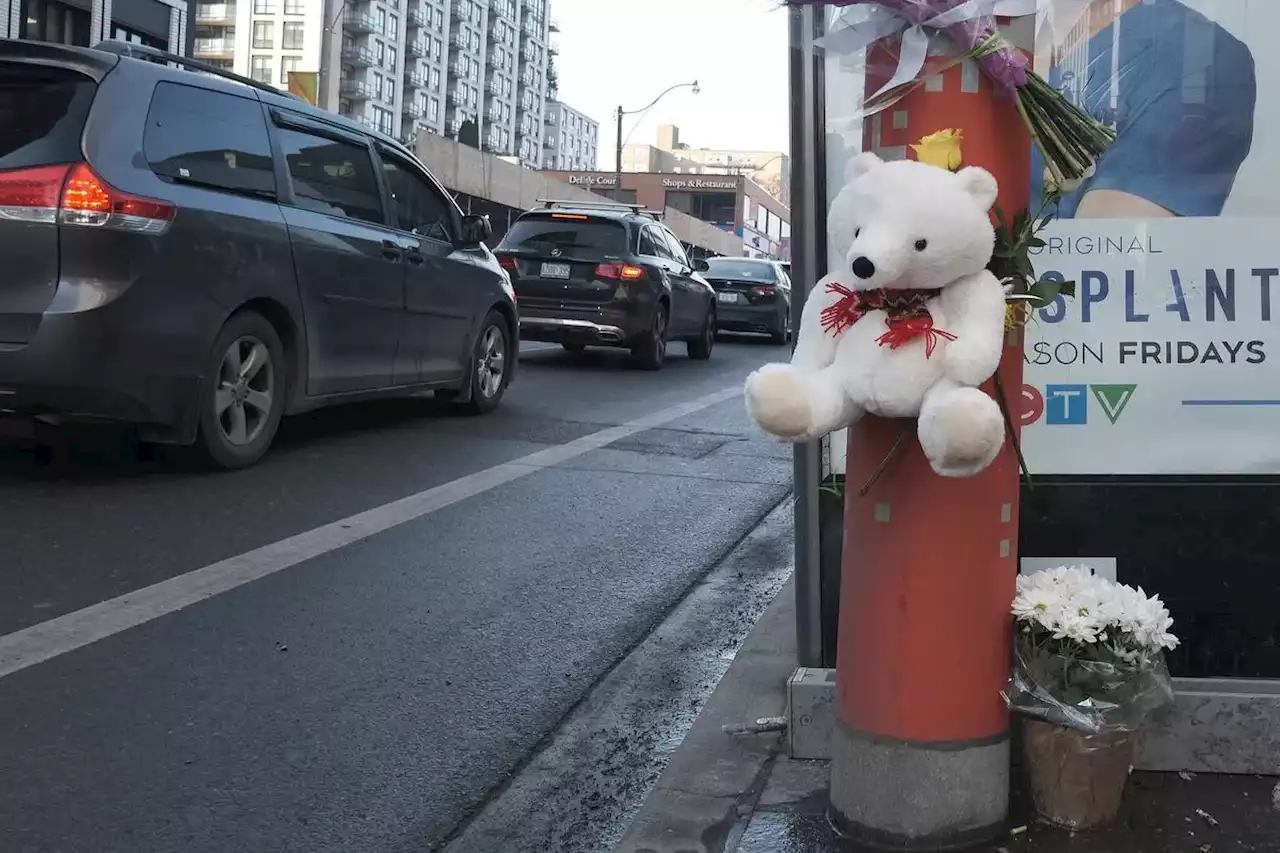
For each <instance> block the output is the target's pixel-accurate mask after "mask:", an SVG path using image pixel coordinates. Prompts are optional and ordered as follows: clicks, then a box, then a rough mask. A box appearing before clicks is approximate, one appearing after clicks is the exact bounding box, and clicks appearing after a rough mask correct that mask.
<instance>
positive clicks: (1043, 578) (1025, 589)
mask: <svg viewBox="0 0 1280 853" xmlns="http://www.w3.org/2000/svg"><path fill="white" fill-rule="evenodd" d="M1012 612H1013V618H1014V626H1015V637H1014V670H1013V679H1012V680H1011V682H1010V684H1009V689H1008V691H1007V692H1006V694H1005V699H1006V700H1007V701H1008V703H1009V706H1010V707H1011V708H1013V709H1014V710H1016V711H1020V712H1022V713H1025V714H1028V715H1029V716H1032V717H1038V718H1040V719H1043V720H1045V721H1047V722H1050V723H1055V724H1057V725H1062V726H1067V727H1068V728H1072V729H1077V730H1079V731H1083V732H1087V733H1099V732H1104V731H1116V730H1126V731H1133V730H1135V729H1137V728H1138V726H1139V725H1141V723H1142V722H1143V720H1144V719H1145V718H1146V717H1147V716H1148V715H1149V714H1150V713H1151V712H1152V711H1154V710H1156V709H1158V708H1160V707H1162V706H1164V705H1167V704H1168V703H1169V702H1171V701H1172V700H1173V689H1172V685H1171V683H1170V680H1169V670H1168V668H1167V666H1166V665H1165V660H1164V651H1165V650H1166V649H1173V648H1175V647H1176V646H1177V645H1178V638H1177V637H1175V636H1174V635H1173V634H1172V633H1170V629H1171V628H1172V627H1173V619H1172V618H1171V617H1170V616H1169V611H1168V609H1167V608H1166V607H1165V606H1164V604H1163V603H1162V602H1161V601H1160V598H1159V597H1158V596H1148V595H1147V594H1146V593H1145V592H1143V591H1142V589H1141V588H1140V587H1139V588H1136V589H1135V588H1134V587H1131V586H1126V585H1124V584H1118V583H1113V582H1111V581H1109V580H1107V579H1106V578H1102V577H1099V576H1098V575H1095V574H1094V573H1093V570H1092V569H1090V568H1088V567H1087V566H1086V567H1078V566H1061V567H1059V568H1056V569H1049V570H1045V571H1041V572H1036V573H1035V574H1031V575H1023V576H1020V577H1019V578H1018V594H1017V596H1016V597H1015V598H1014V600H1013V607H1012Z"/></svg>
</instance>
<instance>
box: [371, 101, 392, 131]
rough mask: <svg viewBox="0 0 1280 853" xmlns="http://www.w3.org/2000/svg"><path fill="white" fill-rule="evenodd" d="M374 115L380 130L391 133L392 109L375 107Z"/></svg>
mask: <svg viewBox="0 0 1280 853" xmlns="http://www.w3.org/2000/svg"><path fill="white" fill-rule="evenodd" d="M373 116H374V119H375V120H376V121H377V124H378V130H380V131H382V132H383V133H387V134H389V133H391V120H392V116H391V110H384V109H383V108H382V107H374V108H373Z"/></svg>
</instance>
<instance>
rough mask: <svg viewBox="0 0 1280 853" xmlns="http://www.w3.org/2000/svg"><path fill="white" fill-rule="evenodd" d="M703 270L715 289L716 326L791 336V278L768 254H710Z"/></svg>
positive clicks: (782, 338) (781, 338) (781, 339)
mask: <svg viewBox="0 0 1280 853" xmlns="http://www.w3.org/2000/svg"><path fill="white" fill-rule="evenodd" d="M707 266H708V269H707V270H706V271H705V272H703V273H702V277H703V278H705V279H706V280H707V283H708V284H710V285H711V286H712V287H713V288H715V291H716V307H717V308H719V312H718V317H717V321H716V327H717V328H718V329H719V330H720V331H722V332H747V333H752V334H759V335H768V336H769V338H770V340H772V341H773V342H774V343H775V344H785V343H786V342H787V341H789V340H790V339H791V279H790V278H788V277H787V274H786V273H785V272H784V271H783V269H782V265H781V264H780V263H778V262H777V261H771V260H768V259H767V258H708V259H707Z"/></svg>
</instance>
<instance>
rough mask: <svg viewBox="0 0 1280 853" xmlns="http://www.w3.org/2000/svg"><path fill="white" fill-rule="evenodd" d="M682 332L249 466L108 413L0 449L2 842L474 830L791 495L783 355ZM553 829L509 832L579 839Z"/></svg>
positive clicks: (371, 414) (328, 431)
mask: <svg viewBox="0 0 1280 853" xmlns="http://www.w3.org/2000/svg"><path fill="white" fill-rule="evenodd" d="M684 349H685V348H684V347H683V346H678V347H673V351H672V353H671V354H670V356H669V357H668V359H669V360H668V362H667V364H666V367H665V369H664V370H663V371H661V372H650V371H644V370H636V369H634V368H633V367H632V366H630V365H629V364H628V361H627V359H626V353H625V352H617V351H609V350H594V349H593V350H587V351H586V352H585V353H572V352H568V351H566V350H564V349H562V348H561V347H558V346H548V345H539V344H529V345H527V346H526V347H525V348H524V349H522V352H521V357H520V371H519V375H518V379H517V380H516V381H515V382H514V383H513V384H512V385H511V387H510V388H509V389H508V391H507V395H506V398H505V400H504V401H503V405H502V406H501V407H500V408H499V409H497V411H494V412H493V413H491V414H489V415H488V416H486V417H483V418H473V417H465V416H463V415H460V414H458V413H457V412H456V409H455V408H454V407H451V406H449V405H448V404H447V403H445V402H443V401H433V400H432V399H431V398H430V396H429V395H428V396H427V397H425V398H421V399H417V398H415V399H406V400H398V401H387V402H380V403H371V404H366V405H357V406H350V407H342V408H334V409H327V410H324V411H319V412H313V413H311V414H309V415H303V416H299V417H296V418H291V419H286V420H285V422H284V424H283V426H282V428H281V432H280V434H279V437H278V438H277V440H276V442H275V445H274V447H273V449H272V451H271V453H269V454H267V455H266V456H265V457H264V458H263V459H262V461H261V462H260V463H259V464H258V465H256V466H255V467H252V468H248V469H245V470H241V471H236V472H231V473H219V474H211V473H207V472H205V471H202V470H198V469H196V468H193V467H192V466H191V465H189V464H188V462H187V461H186V456H185V455H184V454H183V453H182V452H180V449H179V448H163V447H162V448H160V449H158V450H147V451H145V452H144V451H143V450H142V449H139V448H137V447H135V446H133V445H131V444H129V443H127V442H125V441H123V440H120V439H117V438H114V437H113V436H112V435H111V434H109V433H106V432H103V433H94V434H92V435H84V436H77V437H76V438H75V440H73V441H69V442H67V443H65V444H63V445H58V446H55V447H53V448H52V449H45V448H36V447H33V446H28V445H25V444H22V443H15V442H8V443H0V517H3V518H4V519H5V525H4V536H3V537H2V538H0V565H2V566H4V567H5V570H4V571H3V572H0V767H3V768H4V775H5V779H6V784H5V786H4V789H3V795H2V796H0V838H3V839H4V841H3V842H0V848H2V849H3V850H5V851H6V853H7V851H15V853H16V852H17V851H22V853H117V851H118V853H126V851H127V853H147V851H165V853H171V851H178V850H181V851H183V853H215V851H216V853H223V851H229V850H236V851H299V853H303V851H305V853H322V851H361V853H377V852H378V851H397V853H399V851H404V853H408V851H422V850H434V849H442V848H444V847H445V846H446V845H449V844H453V845H454V849H463V847H465V845H463V846H458V845H459V844H460V843H461V842H460V839H464V838H465V830H466V828H467V826H468V825H469V824H470V823H472V822H474V820H475V818H476V816H477V815H478V814H479V813H481V810H482V809H484V808H485V806H486V804H487V803H490V804H491V803H492V802H493V800H494V798H495V797H496V796H497V795H498V794H499V792H500V791H501V790H502V789H503V788H505V787H509V786H510V785H512V784H513V778H514V779H517V780H518V777H519V776H520V773H521V771H522V770H523V769H524V768H526V767H527V766H529V762H530V761H531V760H532V758H533V757H534V756H535V755H536V754H537V753H538V751H539V749H540V748H541V745H545V743H547V742H548V739H549V738H551V737H553V736H554V734H555V733H556V732H557V730H558V729H559V728H560V727H561V726H562V724H563V723H564V721H565V720H566V718H567V715H569V714H570V712H571V711H572V710H573V709H575V707H576V706H579V705H580V703H582V700H583V699H584V698H586V697H588V696H590V695H591V692H592V690H593V688H595V687H596V686H598V685H599V684H600V683H601V680H602V679H604V678H606V677H607V675H608V674H609V673H610V671H611V669H612V668H613V667H615V665H617V664H618V662H619V661H620V660H622V659H623V658H624V656H626V655H627V654H628V653H629V652H631V651H632V650H633V649H635V648H636V647H637V645H638V644H640V643H641V642H642V641H643V640H644V639H645V638H646V636H648V635H650V634H651V632H652V631H653V630H654V628H655V626H658V625H659V624H662V623H663V620H664V619H666V618H667V617H668V615H669V614H670V613H672V611H673V608H676V607H677V605H678V604H679V603H680V602H681V601H682V599H685V598H686V596H687V595H688V594H689V593H690V591H691V590H692V589H694V588H695V587H696V586H697V585H698V584H699V582H700V581H701V580H703V579H704V578H705V577H706V576H708V573H709V572H712V571H713V570H714V569H715V567H717V566H718V565H720V564H721V563H722V561H724V560H725V558H726V556H727V555H729V554H730V552H731V551H732V550H733V549H734V547H735V545H736V544H737V543H739V542H740V541H741V540H743V538H744V537H745V536H747V535H748V534H749V533H750V532H751V531H752V530H753V528H756V526H757V525H758V524H759V523H760V522H761V520H762V519H764V518H765V517H766V516H768V515H769V514H770V513H771V512H773V511H775V510H776V509H778V508H779V505H780V504H781V503H782V502H783V501H784V500H785V499H786V498H787V496H788V495H789V493H790V490H791V461H790V459H791V457H790V449H789V448H788V447H785V446H782V445H777V444H774V443H772V442H770V441H768V440H767V439H765V438H763V437H761V436H759V435H758V434H757V433H756V432H754V431H753V430H752V429H751V428H750V427H749V425H748V421H747V417H746V414H745V412H744V411H743V405H742V400H741V395H740V391H741V386H742V381H743V379H744V378H745V377H746V375H747V374H748V373H749V372H750V371H751V370H753V369H755V368H756V367H758V366H759V365H761V364H762V363H764V362H766V361H770V360H776V359H782V358H785V357H786V350H785V349H784V348H783V347H778V346H772V345H770V344H769V343H768V342H767V341H765V342H761V343H756V342H754V341H751V340H739V341H733V340H730V341H722V342H720V343H719V344H718V345H717V346H716V349H715V354H714V357H713V358H711V359H710V360H706V361H701V360H694V359H690V358H688V357H686V355H685V353H684ZM785 550H786V549H785V548H782V547H778V548H773V549H772V550H768V549H766V551H764V552H761V554H762V556H760V558H759V559H761V560H764V561H766V562H769V563H777V564H778V566H777V567H776V568H783V566H782V563H783V562H784V561H785V559H786V553H785ZM736 577H738V578H741V577H742V572H741V571H738V572H737V574H736ZM743 583H745V581H744V582H743ZM732 589H733V588H732V587H730V590H732ZM730 597H732V596H730ZM681 630H685V631H689V632H691V633H690V634H689V636H688V637H687V638H686V639H687V641H688V643H689V644H690V645H689V648H690V649H696V648H697V646H698V644H699V643H700V642H703V641H704V640H703V638H702V637H700V636H699V634H700V633H702V632H705V633H707V635H708V636H710V635H711V634H713V633H714V632H712V631H711V630H710V629H709V628H708V627H707V626H706V625H703V626H701V627H698V628H694V627H689V628H682V629H681ZM712 684H713V682H712ZM710 686H711V685H709V684H702V685H701V688H703V689H709V687H710ZM682 701H683V700H682ZM689 701H690V702H692V703H696V702H697V701H699V700H698V697H697V696H694V697H692V698H691V699H690V700H689ZM688 707H689V706H688V705H686V707H685V708H684V712H685V713H684V717H686V718H687V717H688ZM673 720H675V722H674V723H673V725H674V726H676V728H675V729H673V731H672V737H674V738H675V742H676V743H678V742H679V737H680V734H679V731H678V722H679V721H678V720H677V719H676V718H673ZM614 723H615V725H614V726H613V728H612V730H613V731H614V732H615V734H616V736H617V737H618V739H619V741H620V742H631V741H634V740H635V738H631V737H630V736H629V734H628V731H629V728H628V727H629V726H634V725H636V722H635V721H634V720H632V721H628V720H616V721H614ZM655 748H656V747H655ZM564 754H565V755H570V756H572V755H573V754H574V751H573V750H572V749H569V750H565V751H564ZM581 754H582V755H586V754H589V753H588V752H583V753H581ZM567 761H568V763H567V764H566V765H564V766H562V767H561V768H560V772H562V773H564V774H565V776H566V778H572V777H573V776H574V774H585V773H588V772H590V771H591V768H585V767H575V766H573V764H572V760H567ZM643 781H644V780H643V779H640V780H638V781H635V784H630V787H629V788H628V790H629V791H630V793H629V795H628V796H630V797H631V799H632V800H634V799H635V797H637V796H640V797H642V796H643V787H642V785H643ZM637 786H639V787H637ZM562 787H563V786H562ZM623 787H627V786H623ZM615 805H616V806H617V808H618V809H622V808H623V807H624V806H625V803H624V804H621V805H618V804H615ZM589 807H590V804H583V805H581V808H582V809H584V810H586V809H588V808H589ZM619 813H620V812H619ZM584 814H586V812H585V811H584ZM560 823H561V827H562V828H563V826H567V825H571V824H572V825H575V826H581V827H582V831H583V833H585V834H584V835H583V837H582V838H581V839H577V840H575V839H573V838H566V837H561V838H558V839H557V840H556V841H555V842H554V846H555V849H556V851H557V853H568V851H575V850H579V849H581V850H584V851H586V850H593V849H597V848H596V847H593V846H592V845H595V844H598V843H599V840H600V833H602V832H605V831H606V830H605V829H602V828H601V826H600V821H598V820H597V821H592V820H586V819H583V820H578V821H573V820H570V819H569V818H566V819H565V820H563V821H560ZM547 831H548V832H549V831H551V830H547ZM530 833H532V834H530ZM592 833H594V835H592ZM526 836H527V837H526V838H525V839H524V840H523V841H522V842H521V843H520V844H515V843H514V842H513V843H512V844H511V845H504V846H503V847H502V849H504V850H513V851H514V850H517V849H529V850H544V851H545V850H549V849H551V846H549V845H552V844H553V843H552V842H549V841H543V840H540V839H539V838H537V837H535V836H536V832H534V830H529V833H526ZM523 845H527V847H526V846H523ZM477 849H480V848H479V847H477ZM494 849H497V848H494Z"/></svg>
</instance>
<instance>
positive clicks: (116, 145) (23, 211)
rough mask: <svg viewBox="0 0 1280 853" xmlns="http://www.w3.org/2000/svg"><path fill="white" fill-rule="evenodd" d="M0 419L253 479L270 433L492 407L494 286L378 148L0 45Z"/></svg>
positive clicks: (270, 109)
mask: <svg viewBox="0 0 1280 853" xmlns="http://www.w3.org/2000/svg"><path fill="white" fill-rule="evenodd" d="M0 116H4V117H5V120H6V121H5V124H4V125H3V126H0V261H2V262H3V268H4V274H3V277H0V419H10V420H13V419H17V420H18V421H20V422H28V423H29V422H32V421H45V422H50V423H61V422H69V421H106V422H115V423H121V424H127V425H130V426H132V427H136V428H137V430H138V431H139V433H140V436H141V437H142V438H143V439H144V440H146V441H155V442H163V443H177V444H195V445H197V446H198V447H199V448H200V449H202V450H203V451H204V452H205V454H206V455H207V456H208V457H209V458H210V459H211V460H212V461H213V462H214V463H216V464H217V465H218V466H220V467H222V468H227V469H232V468H241V467H245V466H247V465H251V464H253V463H254V462H256V461H257V460H258V459H259V458H261V457H262V455H263V454H264V453H265V452H266V451H267V449H268V447H269V446H270V444H271V442H272V439H273V438H274V436H275V434H276V430H277V428H278V426H279V423H280V419H281V417H282V416H283V415H286V414H293V413H296V412H302V411H305V410H308V409H313V408H316V407H319V406H323V405H327V404H330V403H335V402H346V401H354V400H361V399H366V398H371V397H379V396H386V395H394V394H407V393H414V392H420V391H427V390H430V391H434V392H436V393H437V394H438V395H443V396H446V397H448V398H451V399H452V400H453V401H454V402H455V403H456V404H457V405H458V406H459V408H461V409H463V410H466V411H468V412H472V413H477V414H479V413H485V412H488V411H491V410H492V409H493V408H494V407H496V406H497V405H498V402H499V401H500V400H501V398H502V396H503V393H504V391H505V390H506V388H507V385H508V383H509V382H510V381H511V378H512V376H513V373H514V370H515V366H516V359H517V355H518V351H517V350H518V346H519V335H518V333H517V330H518V328H519V316H518V314H517V312H516V305H515V297H514V293H513V291H512V289H511V283H510V280H509V278H508V276H507V274H506V272H505V271H504V270H502V268H501V267H500V266H499V265H498V262H497V260H496V259H495V258H494V256H493V254H492V253H491V252H490V251H489V249H488V248H487V247H486V246H485V240H487V239H488V238H489V236H490V230H489V222H488V220H487V219H486V218H484V217H478V216H464V215H463V214H462V211H461V210H460V209H459V208H458V206H457V204H456V203H455V202H454V201H453V199H452V198H451V196H450V195H449V194H448V193H447V192H446V191H445V190H444V189H443V188H442V187H441V186H440V184H439V183H438V182H437V181H436V180H435V179H434V177H433V176H432V175H431V174H430V173H429V172H428V171H427V170H426V169H425V168H424V167H423V166H422V164H421V163H420V162H419V161H418V160H417V159H416V158H415V157H414V156H413V154H412V153H411V152H410V151H409V150H408V149H406V148H405V147H404V146H402V145H400V144H399V143H398V142H396V141H395V140H393V139H391V138H390V137H388V136H386V135H384V134H382V133H378V132H376V131H374V130H371V129H369V128H366V127H364V126H363V125H361V124H358V123H356V122H354V121H351V120H349V119H346V118H343V117H341V116H337V115H334V114H332V113H328V112H325V111H323V110H319V109H317V108H315V107H312V106H310V105H308V104H306V103H304V102H303V101H301V100H300V99H297V98H294V97H292V96H290V95H287V94H284V93H282V92H279V91H278V90H275V89H273V88H271V87H270V86H266V85H263V84H259V83H255V82H253V81H251V80H248V79H245V78H242V77H238V76H237V75H233V74H229V73H226V72H222V71H218V70H216V69H213V68H210V67H208V66H205V65H203V64H201V63H198V62H195V61H193V60H188V59H183V58H181V57H176V56H171V55H169V54H165V53H162V52H160V51H156V50H153V49H150V48H143V47H139V46H136V45H127V44H124V43H120V42H104V43H103V44H102V45H99V46H98V47H97V48H93V49H83V48H74V47H66V46H63V45H52V44H41V43H36V42H27V41H12V40H0Z"/></svg>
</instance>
